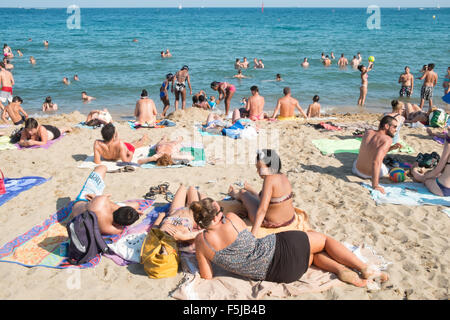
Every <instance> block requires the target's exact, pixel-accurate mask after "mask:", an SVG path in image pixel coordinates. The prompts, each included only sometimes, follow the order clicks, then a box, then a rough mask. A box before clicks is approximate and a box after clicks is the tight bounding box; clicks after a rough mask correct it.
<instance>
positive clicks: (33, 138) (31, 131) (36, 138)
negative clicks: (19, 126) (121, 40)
mask: <svg viewBox="0 0 450 320" xmlns="http://www.w3.org/2000/svg"><path fill="white" fill-rule="evenodd" d="M70 131H72V129H70V128H57V127H55V126H51V125H46V124H44V125H40V124H39V123H38V122H37V121H36V119H34V118H28V119H27V120H25V127H24V129H23V130H22V135H21V136H20V141H19V145H20V146H22V147H31V146H43V145H46V144H47V142H48V141H49V140H55V139H57V138H59V137H60V136H61V135H62V134H64V133H66V132H70Z"/></svg>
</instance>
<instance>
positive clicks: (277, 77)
mask: <svg viewBox="0 0 450 320" xmlns="http://www.w3.org/2000/svg"><path fill="white" fill-rule="evenodd" d="M275 81H283V79H281V74H279V73H277V76H276V78H275Z"/></svg>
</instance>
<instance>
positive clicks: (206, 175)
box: [0, 108, 450, 300]
mask: <svg viewBox="0 0 450 320" xmlns="http://www.w3.org/2000/svg"><path fill="white" fill-rule="evenodd" d="M207 114H208V112H207V111H203V110H199V109H192V108H189V109H188V110H187V111H186V112H183V111H177V112H176V113H175V114H172V115H171V116H170V117H169V118H170V119H171V120H173V121H175V122H176V126H175V127H171V128H162V129H139V130H131V129H130V128H129V126H128V125H127V123H126V122H125V121H118V122H115V124H116V127H117V129H118V132H119V136H120V138H121V139H123V140H125V141H132V140H135V139H137V138H139V137H140V136H141V135H142V134H144V133H147V134H148V135H149V137H150V140H151V143H152V144H155V143H156V142H157V141H158V140H159V139H160V138H161V137H162V136H163V135H165V134H166V135H168V136H169V137H171V138H175V137H176V136H178V135H183V136H184V139H185V141H196V142H202V143H203V144H204V146H205V151H206V157H207V164H206V166H205V167H183V168H174V169H159V168H157V169H143V168H137V169H136V171H135V172H122V173H109V174H107V176H106V180H105V183H106V189H105V193H110V194H112V199H113V200H115V201H122V200H126V199H137V198H142V197H143V195H144V194H145V193H146V192H147V191H148V189H149V187H150V186H154V185H157V184H160V183H162V182H165V181H167V182H169V183H170V187H169V190H170V191H172V192H175V191H176V189H177V187H178V185H179V183H184V184H185V185H189V186H191V185H192V186H198V187H199V190H200V191H201V192H204V193H206V194H207V195H208V196H210V197H212V198H214V199H217V200H220V199H223V198H224V194H223V193H226V192H227V190H228V186H229V185H231V184H233V183H235V182H243V181H248V182H249V183H251V184H252V185H254V186H255V187H256V188H261V186H262V180H261V179H260V178H259V176H258V175H257V172H256V169H255V166H254V164H253V163H252V161H254V159H253V158H254V154H252V152H249V151H248V150H252V147H251V146H249V142H248V141H246V140H242V139H240V140H232V139H229V138H226V137H210V136H206V137H201V136H200V135H199V134H198V132H196V131H195V130H194V128H193V126H194V122H196V123H201V122H204V121H205V120H206V116H207ZM330 116H333V117H336V118H337V119H335V120H332V121H333V122H335V123H366V124H369V125H373V126H377V125H378V120H379V119H380V118H381V114H370V113H362V114H351V115H350V114H346V115H342V114H341V115H330ZM84 120H85V115H82V114H80V113H79V112H73V113H70V114H62V115H56V116H52V117H49V118H45V119H39V121H40V123H42V124H52V125H56V126H58V125H59V126H62V125H64V126H68V125H71V126H74V125H75V124H77V123H79V122H80V121H84ZM311 123H318V121H311ZM257 126H258V128H259V130H260V135H261V132H265V130H267V132H271V133H272V135H273V136H274V137H278V138H275V140H273V141H275V143H276V144H278V146H275V148H276V149H277V150H278V152H279V154H280V156H281V160H282V165H283V169H282V172H284V173H285V174H287V176H288V178H289V180H290V182H291V184H292V187H293V191H294V193H295V198H294V204H295V206H296V207H299V208H301V209H303V210H304V211H306V212H307V213H308V215H309V218H310V223H311V225H312V227H313V229H314V230H317V231H319V232H323V233H325V234H327V235H330V236H332V237H334V238H335V239H337V240H339V241H342V242H344V241H345V242H348V243H351V244H354V245H360V244H366V245H369V246H370V247H372V248H373V249H374V250H375V251H376V252H377V254H379V255H381V256H383V257H384V259H386V261H389V262H391V263H392V264H390V265H389V267H388V270H387V272H388V274H389V276H390V280H389V281H388V282H387V283H385V284H383V286H382V289H381V290H378V291H370V290H368V289H366V288H356V287H353V286H350V285H342V286H338V287H334V288H332V289H330V290H328V291H325V292H322V293H311V294H304V295H300V296H295V297H290V298H291V299H362V300H365V299H395V300H400V299H448V297H449V296H448V287H449V273H448V269H447V267H446V266H448V265H449V264H450V255H449V254H448V248H449V247H448V234H449V232H450V219H449V218H448V216H447V215H446V214H445V213H443V212H442V209H443V207H442V206H404V205H392V204H385V205H379V206H377V205H376V204H375V202H374V201H373V200H372V198H371V196H370V192H369V190H367V189H365V188H364V187H362V186H361V184H360V183H361V182H362V181H363V180H362V179H359V178H357V177H355V176H353V175H352V172H351V168H352V163H353V160H354V159H355V158H356V156H357V155H356V154H349V153H344V154H337V155H335V156H326V155H322V154H321V153H320V151H319V150H318V149H317V148H316V147H315V146H314V145H313V144H312V142H311V141H312V140H313V139H320V138H330V139H331V138H334V139H346V138H351V137H353V136H352V130H340V131H319V130H317V129H315V128H314V127H313V126H308V125H306V120H304V119H301V120H298V121H286V122H283V121H277V122H266V121H260V122H258V123H257ZM12 129H13V127H9V128H7V129H5V131H7V132H9V131H12ZM100 137H101V135H100V130H99V129H96V130H89V129H81V128H75V129H74V130H73V132H71V133H69V134H68V135H67V136H65V137H64V138H63V139H61V140H60V141H58V142H57V143H55V144H54V145H53V146H52V147H50V148H49V149H48V150H45V149H35V150H4V151H0V162H1V163H2V170H3V172H4V174H5V176H7V177H10V178H15V177H22V176H41V177H45V178H50V177H51V180H49V181H48V182H46V183H44V184H42V185H39V186H37V187H34V188H32V189H31V190H28V191H25V192H23V193H21V194H20V195H19V196H17V197H15V198H13V199H12V200H10V201H8V202H7V203H5V204H4V205H2V206H1V207H0V212H1V214H0V245H1V246H3V245H4V244H5V243H7V242H8V241H11V240H12V239H14V238H15V237H16V236H18V235H20V234H22V233H24V232H26V231H28V230H29V229H30V228H31V227H33V226H35V225H37V224H40V223H42V221H44V220H45V219H46V218H47V217H48V216H49V215H51V214H53V213H55V212H56V211H57V210H58V209H60V208H62V207H64V206H65V205H67V204H68V203H69V202H70V201H71V200H73V199H74V198H75V197H76V195H77V194H78V192H79V190H80V189H81V186H82V184H83V183H84V181H85V180H86V177H87V176H88V174H89V172H90V170H89V169H81V168H77V166H78V165H79V164H80V163H81V162H82V161H83V160H84V159H85V158H86V156H88V155H91V154H92V153H93V150H92V146H93V142H94V140H95V139H98V138H100ZM401 137H402V139H403V140H404V141H405V142H407V143H408V144H409V145H410V146H412V147H413V148H414V149H415V152H414V153H413V154H410V155H407V154H399V155H397V156H398V157H399V158H401V159H402V160H403V161H406V162H410V163H412V162H413V159H414V158H415V156H416V155H417V153H418V152H422V153H424V152H432V151H436V152H437V153H439V154H440V153H441V152H442V145H440V144H438V143H437V142H435V141H433V140H432V139H431V137H428V136H427V134H426V131H425V129H422V128H408V127H403V128H402V131H401ZM267 143H268V144H269V142H267ZM225 146H226V147H225ZM262 146H263V145H262ZM269 146H270V145H269ZM220 148H226V150H227V152H218V150H219V149H220ZM245 153H247V154H248V153H250V154H251V158H250V160H249V157H248V155H247V156H246V157H245ZM242 154H244V158H239V157H241V156H242ZM236 159H237V160H236ZM239 159H241V160H239ZM406 181H411V178H410V177H407V180H406ZM366 182H367V181H366ZM382 182H383V183H389V180H383V181H382ZM156 203H162V204H164V203H167V202H166V201H165V200H164V198H163V197H161V196H158V198H157V200H156ZM80 272H81V278H80V279H81V286H80V288H79V289H68V282H69V281H70V279H71V276H73V274H72V271H71V270H57V269H50V268H43V267H39V268H26V267H23V266H20V265H16V264H12V263H0V299H172V298H171V297H170V292H171V291H173V290H174V289H175V288H176V287H177V285H178V284H179V282H180V280H181V278H182V273H181V272H179V273H178V275H177V276H176V277H174V278H168V279H159V280H153V279H149V278H148V277H147V276H146V274H145V272H144V269H143V267H142V265H131V266H128V267H121V266H118V265H116V264H115V263H114V262H113V261H112V260H110V259H108V258H105V257H104V258H102V260H101V262H100V264H99V265H98V266H97V267H95V268H90V269H84V270H81V271H80Z"/></svg>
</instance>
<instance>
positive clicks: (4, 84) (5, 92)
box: [0, 62, 15, 104]
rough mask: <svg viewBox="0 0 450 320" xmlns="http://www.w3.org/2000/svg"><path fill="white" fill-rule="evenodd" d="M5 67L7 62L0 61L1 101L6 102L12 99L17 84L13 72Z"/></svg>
mask: <svg viewBox="0 0 450 320" xmlns="http://www.w3.org/2000/svg"><path fill="white" fill-rule="evenodd" d="M5 67H6V66H5V64H4V63H3V62H0V88H1V91H0V102H1V103H4V104H6V103H8V102H11V101H12V98H13V87H14V84H15V82H14V77H13V75H12V73H11V72H10V71H8V70H6V68H5Z"/></svg>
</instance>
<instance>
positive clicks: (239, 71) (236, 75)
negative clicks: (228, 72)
mask: <svg viewBox="0 0 450 320" xmlns="http://www.w3.org/2000/svg"><path fill="white" fill-rule="evenodd" d="M233 78H238V79H245V78H249V77H246V76H244V75H243V74H242V70H241V69H239V70H238V73H237V74H235V75H234V76H233Z"/></svg>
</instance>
